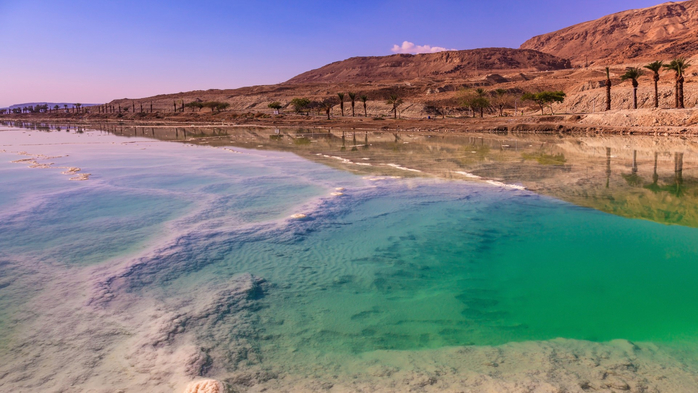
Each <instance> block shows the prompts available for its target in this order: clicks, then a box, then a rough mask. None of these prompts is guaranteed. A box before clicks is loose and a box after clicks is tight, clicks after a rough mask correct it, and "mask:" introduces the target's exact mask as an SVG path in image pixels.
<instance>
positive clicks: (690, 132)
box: [0, 108, 698, 136]
mask: <svg viewBox="0 0 698 393" xmlns="http://www.w3.org/2000/svg"><path fill="white" fill-rule="evenodd" d="M3 121H6V122H38V123H44V122H46V123H56V122H69V123H71V124H75V123H77V124H86V125H89V124H117V125H129V126H144V127H159V126H170V127H171V126H177V125H182V126H186V127H196V126H206V127H211V126H223V127H239V128H246V127H252V128H295V127H298V128H304V129H331V130H333V129H336V130H346V131H393V132H435V133H498V134H499V133H503V134H509V133H511V134H516V133H520V134H559V135H606V134H609V135H646V136H648V135H649V136H694V135H698V109H694V108H689V109H640V110H627V109H624V110H614V111H609V112H597V113H586V114H570V113H566V114H556V115H539V114H537V115H525V116H517V117H507V116H505V117H484V118H472V117H447V118H445V119H444V118H440V119H436V118H432V119H426V118H412V117H407V118H398V119H393V118H388V117H374V118H371V117H350V116H345V117H335V118H332V119H331V120H327V119H326V118H325V117H324V116H312V115H309V116H305V115H297V114H281V115H268V114H266V113H261V112H260V113H256V114H253V113H251V112H250V113H246V114H239V113H233V112H220V113H210V112H209V113H164V114H163V113H161V112H156V113H140V114H136V115H130V114H129V115H125V116H121V117H119V116H118V114H95V113H52V114H45V113H44V114H20V115H16V114H13V115H0V122H3Z"/></svg>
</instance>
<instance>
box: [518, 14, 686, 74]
mask: <svg viewBox="0 0 698 393" xmlns="http://www.w3.org/2000/svg"><path fill="white" fill-rule="evenodd" d="M696 31H698V0H690V1H684V2H670V3H664V4H660V5H657V6H654V7H650V8H644V9H637V10H629V11H623V12H619V13H617V14H612V15H608V16H604V17H603V18H600V19H597V20H594V21H590V22H585V23H580V24H578V25H574V26H571V27H568V28H565V29H562V30H559V31H556V32H552V33H548V34H543V35H540V36H537V37H534V38H531V39H530V40H528V41H526V42H524V43H523V44H522V45H521V49H532V50H538V51H541V52H544V53H549V54H552V55H555V56H559V57H563V58H566V59H570V60H572V62H573V63H574V64H575V65H584V64H585V63H586V62H587V61H588V62H589V63H590V64H594V63H595V64H597V65H605V64H622V63H635V62H640V61H651V60H667V59H671V58H674V57H677V56H684V57H691V56H694V55H696V54H697V53H698V34H696Z"/></svg>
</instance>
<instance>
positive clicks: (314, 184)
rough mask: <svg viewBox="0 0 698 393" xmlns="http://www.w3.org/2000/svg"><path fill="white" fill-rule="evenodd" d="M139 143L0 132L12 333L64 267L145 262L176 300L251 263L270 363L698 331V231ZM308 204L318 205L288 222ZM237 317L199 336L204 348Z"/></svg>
mask: <svg viewBox="0 0 698 393" xmlns="http://www.w3.org/2000/svg"><path fill="white" fill-rule="evenodd" d="M45 135H46V136H45ZM44 136H45V137H44ZM30 138H33V139H32V141H31V142H30ZM39 138H44V139H43V140H41V142H37V140H38V139H39ZM124 141H125V139H123V138H119V137H116V136H111V135H105V134H100V133H98V132H91V133H85V134H80V135H78V134H73V133H61V134H57V133H47V134H39V133H34V134H33V135H31V137H29V136H28V134H27V132H20V131H10V130H5V131H3V132H0V144H1V145H3V147H2V149H5V150H6V152H5V153H1V155H0V159H1V160H2V162H0V178H1V179H2V184H3V186H2V188H0V218H1V219H0V234H1V235H0V250H2V251H0V268H2V270H1V272H2V274H1V275H0V279H1V280H2V281H0V305H2V308H3V311H2V313H0V318H1V319H2V321H1V322H0V323H2V325H0V327H2V328H3V331H4V332H5V333H0V339H2V340H3V342H4V343H7V342H10V343H11V342H12V333H11V332H14V331H16V330H17V329H21V328H22V326H23V323H24V322H22V318H17V317H16V315H18V314H19V313H22V312H23V308H26V307H30V305H31V307H36V305H32V304H33V303H32V299H35V298H36V297H37V296H39V294H41V293H42V291H51V290H54V291H56V294H57V295H56V296H60V295H59V294H60V293H61V291H60V290H57V289H55V288H53V287H52V282H53V281H52V280H53V279H52V275H55V274H59V275H60V274H63V272H66V271H70V272H73V273H74V274H76V275H79V274H80V272H83V271H88V270H86V269H102V268H105V269H106V268H109V267H110V266H112V265H113V266H117V265H119V264H124V263H129V261H132V260H139V261H143V266H145V267H143V268H140V269H138V270H133V271H132V273H129V275H126V276H124V278H123V280H124V282H125V284H124V285H122V286H120V287H119V291H123V293H124V294H126V293H128V294H130V295H135V296H137V298H140V299H151V300H154V301H158V302H161V303H162V304H168V302H170V301H171V299H175V298H183V297H186V296H189V295H190V294H191V293H198V292H195V291H196V290H198V289H197V288H201V287H206V286H207V285H214V284H216V283H224V282H228V281H229V280H232V279H234V278H235V277H238V276H239V275H240V274H242V273H250V274H252V275H254V276H255V277H259V278H260V279H263V280H264V284H263V285H262V286H261V289H260V291H259V292H258V293H256V295H255V296H254V299H253V301H254V304H255V305H254V307H253V308H252V309H251V312H252V313H253V314H254V315H255V317H254V319H253V321H254V324H253V328H252V329H251V331H250V332H248V334H247V336H246V338H247V339H249V341H250V343H251V344H250V345H251V346H252V348H255V350H256V351H259V353H261V354H262V357H263V359H264V360H263V361H262V362H263V363H264V362H268V363H269V364H283V363H284V362H285V361H288V360H287V359H288V358H287V355H288V354H290V353H293V354H294V361H297V359H298V356H301V357H303V356H305V357H307V359H309V360H308V361H309V362H310V361H312V359H316V358H317V356H322V355H323V354H361V353H368V352H372V351H376V350H403V351H407V350H421V349H435V348H442V347H452V346H464V345H474V346H483V345H500V344H505V343H510V342H522V341H529V340H550V339H555V338H567V339H579V340H590V341H597V342H605V341H610V340H614V339H627V340H632V341H643V342H656V343H685V345H693V343H694V342H695V341H696V338H698V287H697V286H696V285H695V283H696V282H698V264H697V263H696V261H698V242H697V241H696V240H698V230H696V229H694V228H688V227H681V226H666V225H662V224H657V223H653V222H649V221H641V220H634V219H628V218H623V217H619V216H614V215H610V214H606V213H602V212H599V211H596V210H592V209H588V208H582V207H578V206H575V205H572V204H569V203H567V202H562V201H559V200H556V199H553V198H550V197H545V196H540V195H536V194H535V193H533V192H530V191H520V190H510V189H504V188H501V187H496V186H491V185H487V184H482V183H472V182H464V181H450V182H449V181H443V180H437V179H420V178H414V179H395V178H378V179H365V178H362V177H361V176H356V175H352V174H350V173H347V172H342V171H339V170H336V169H331V168H329V167H325V166H322V165H320V164H316V163H313V162H309V161H306V160H305V159H302V158H299V157H297V156H294V155H292V154H289V153H276V152H269V151H265V152H262V151H254V150H246V149H240V148H235V149H234V150H235V152H233V151H229V150H224V149H216V148H210V147H197V146H188V145H183V144H168V143H164V142H153V141H147V140H145V139H143V140H141V139H129V140H128V142H129V143H127V144H123V143H122V142H124ZM87 142H90V143H87ZM20 150H23V151H27V152H28V153H31V154H46V155H62V156H63V157H62V158H56V159H52V160H49V161H52V162H54V165H55V166H59V165H64V166H70V167H80V168H82V171H83V172H89V173H91V177H90V179H89V180H87V181H84V182H72V181H68V180H67V179H68V176H66V175H62V174H61V173H60V172H61V170H60V169H55V168H46V169H37V168H27V167H26V165H23V164H17V163H9V161H12V160H15V159H18V158H21V157H22V156H19V155H17V154H16V152H18V151H20ZM41 161H42V162H43V161H45V160H41ZM339 187H341V188H344V189H345V190H343V191H342V193H343V195H339V196H333V195H331V193H332V192H334V191H336V190H335V189H336V188H339ZM296 213H303V214H305V215H306V216H307V217H306V218H304V219H289V217H290V216H291V215H293V214H296ZM164 250H167V252H165V251H164ZM42 269H45V274H44V275H42V274H41V273H36V274H37V275H36V276H33V275H32V274H33V273H32V272H40V271H41V270H42ZM116 296H117V297H118V296H119V294H118V293H117V294H116ZM149 301H150V300H149ZM34 312H35V313H37V314H40V313H41V312H42V310H40V309H38V310H36V309H35V310H34ZM217 312H220V313H221V314H222V315H223V314H225V313H228V312H230V311H229V310H228V309H225V310H219V311H217ZM27 323H28V322H27ZM234 328H235V327H234V326H229V327H227V328H226V326H225V325H223V326H216V328H215V329H216V330H215V333H214V332H213V331H208V330H206V329H200V330H196V331H194V332H193V334H195V336H196V337H198V339H200V340H202V342H206V340H209V341H210V340H211V337H220V336H219V335H220V334H225V331H226V329H229V331H233V329H234ZM221 332H222V333H221ZM228 361H230V362H234V360H230V358H229V359H228Z"/></svg>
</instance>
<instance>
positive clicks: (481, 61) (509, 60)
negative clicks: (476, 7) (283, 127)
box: [288, 48, 571, 84]
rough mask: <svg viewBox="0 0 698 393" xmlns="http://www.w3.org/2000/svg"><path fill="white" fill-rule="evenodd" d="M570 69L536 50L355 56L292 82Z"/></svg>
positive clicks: (562, 62) (339, 81)
mask: <svg viewBox="0 0 698 393" xmlns="http://www.w3.org/2000/svg"><path fill="white" fill-rule="evenodd" d="M570 67H571V64H570V62H569V60H566V59H562V58H558V57H556V56H553V55H549V54H545V53H541V52H539V51H535V50H528V49H526V50H521V49H510V48H483V49H474V50H462V51H449V52H440V53H428V54H420V55H405V54H401V55H391V56H382V57H353V58H351V59H347V60H344V61H338V62H335V63H332V64H328V65H326V66H324V67H321V68H319V69H317V70H312V71H308V72H305V73H303V74H300V75H298V76H296V77H294V78H292V79H290V80H289V81H288V83H293V84H297V83H317V82H322V83H327V82H330V83H342V82H352V83H357V82H368V81H373V82H376V81H390V80H409V79H415V78H420V77H424V76H430V77H439V76H441V77H449V78H458V77H464V76H467V75H469V74H472V73H473V72H474V71H475V70H521V69H530V70H538V71H547V70H560V69H567V68H570ZM499 78H502V77H499Z"/></svg>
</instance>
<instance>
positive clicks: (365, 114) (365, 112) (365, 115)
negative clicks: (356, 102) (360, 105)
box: [364, 102, 368, 117]
mask: <svg viewBox="0 0 698 393" xmlns="http://www.w3.org/2000/svg"><path fill="white" fill-rule="evenodd" d="M364 117H368V112H367V111H366V103H365V102H364Z"/></svg>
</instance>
